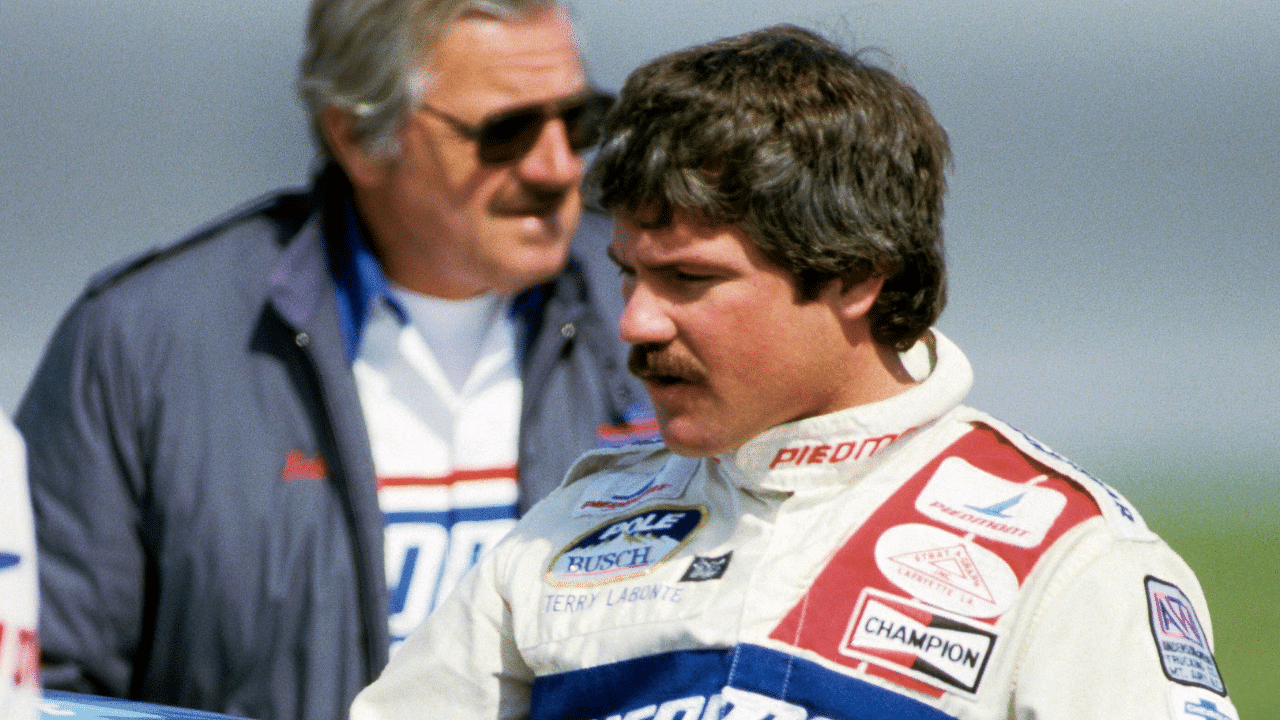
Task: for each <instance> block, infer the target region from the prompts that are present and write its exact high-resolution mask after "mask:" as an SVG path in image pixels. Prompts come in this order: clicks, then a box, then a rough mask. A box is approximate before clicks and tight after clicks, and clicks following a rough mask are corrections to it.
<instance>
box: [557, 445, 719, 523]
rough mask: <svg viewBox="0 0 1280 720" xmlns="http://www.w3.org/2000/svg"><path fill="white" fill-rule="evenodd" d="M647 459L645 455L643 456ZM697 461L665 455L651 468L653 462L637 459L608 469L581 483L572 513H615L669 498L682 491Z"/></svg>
mask: <svg viewBox="0 0 1280 720" xmlns="http://www.w3.org/2000/svg"><path fill="white" fill-rule="evenodd" d="M644 459H646V460H647V459H648V458H644ZM700 462H701V461H700V460H698V459H696V458H684V457H680V456H679V455H667V456H666V462H665V463H664V464H662V465H661V466H660V467H659V468H657V470H656V471H655V468H654V465H655V463H651V462H644V461H643V460H642V461H640V462H638V463H637V464H636V465H634V466H632V467H627V468H623V469H611V470H610V471H609V472H602V473H599V475H598V476H597V477H595V478H593V479H592V482H589V483H583V485H584V487H583V492H582V496H581V497H580V498H578V502H577V503H576V504H575V505H574V506H573V514H574V516H575V517H582V516H585V515H615V514H618V513H620V512H623V511H626V510H630V509H631V508H634V507H638V506H640V505H643V504H645V503H649V502H654V501H657V500H673V499H675V498H678V497H680V496H681V495H684V491H685V488H687V487H688V486H689V481H690V480H692V479H693V476H694V474H695V473H696V472H697V470H698V465H699V463H700Z"/></svg>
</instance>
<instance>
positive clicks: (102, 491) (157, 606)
mask: <svg viewBox="0 0 1280 720" xmlns="http://www.w3.org/2000/svg"><path fill="white" fill-rule="evenodd" d="M347 193H349V188H348V186H347V185H346V182H345V178H343V177H341V174H340V173H336V172H334V171H333V169H332V168H330V169H329V170H327V171H326V172H324V173H322V174H321V176H320V177H319V179H318V181H317V183H316V185H315V186H314V187H313V188H312V189H311V191H310V192H304V193H295V194H279V195H273V196H269V197H267V198H265V199H263V200H261V201H259V202H257V203H255V204H253V205H251V206H250V207H248V208H246V209H243V210H241V211H238V212H236V213H234V214H232V215H231V216H229V217H228V218H226V219H224V220H222V221H220V222H218V223H216V224H215V225H213V226H212V227H210V228H209V229H207V230H205V231H203V232H200V233H198V234H196V235H194V236H192V237H190V238H188V239H186V240H184V241H182V242H180V243H178V244H176V245H174V246H171V247H168V248H164V249H160V250H157V251H153V252H151V253H148V254H145V255H143V256H142V257H140V258H136V259H134V260H132V261H130V262H128V263H126V264H125V265H124V266H123V267H120V268H118V269H115V270H112V271H108V272H107V273H104V274H103V275H100V276H99V277H97V278H95V279H94V280H93V281H91V282H90V285H89V287H88V289H87V290H86V291H85V293H84V294H83V295H82V296H81V297H80V298H79V299H78V300H77V301H76V303H75V304H74V305H73V306H72V307H71V309H70V310H69V311H68V313H67V315H66V317H65V318H64V319H63V320H62V322H61V324H60V326H59V327H58V329H57V331H56V332H55V334H54V335H53V338H52V340H51V341H50V343H49V346H48V348H47V349H46V351H45V355H44V358H43V360H42V361H41V363H40V366H39V368H38V369H37V371H36V374H35V376H34V379H33V380H32V383H31V386H30V387H29V388H28V390H27V393H26V396H25V397H24V398H23V401H22V404H21V406H20V408H19V410H18V413H17V415H16V418H15V419H16V423H17V425H18V427H19V428H20V429H21V430H22V432H23V434H24V436H25V438H26V440H27V443H28V445H29V447H30V474H31V482H32V500H33V504H34V507H35V511H36V518H37V535H38V543H39V547H40V557H39V562H40V574H41V600H42V609H41V616H40V634H41V640H42V645H43V652H44V663H45V664H44V667H43V673H44V680H45V685H46V687H49V688H57V689H69V690H77V691H82V692H91V693H95V694H105V695H111V696H118V697H127V698H132V699H138V700H147V701H150V702H160V703H166V704H173V705H180V706H184V707H191V708H199V709H206V710H215V711H220V712H226V713H231V714H236V715H245V716H249V717H254V718H258V719H259V720H339V719H340V718H345V716H346V710H347V707H348V705H349V704H350V701H351V700H352V698H353V697H354V696H355V694H356V692H357V691H359V690H360V688H362V687H363V686H365V685H366V684H368V683H369V682H370V681H372V680H373V679H374V678H375V677H376V676H377V674H378V673H379V672H380V671H381V669H382V667H383V665H384V664H385V663H386V660H387V634H388V628H387V622H388V621H387V612H388V594H387V587H386V579H385V571H384V566H383V538H382V528H383V523H382V516H381V512H380V510H379V507H378V501H377V498H376V496H375V477H374V468H373V460H372V457H371V454H370V451H369V443H368V439H367V437H366V431H365V427H364V422H363V419H362V415H361V410H360V401H359V398H358V397H357V393H356V386H355V382H354V379H353V375H352V372H351V368H350V365H349V363H348V362H347V360H346V356H345V351H344V344H343V338H342V331H341V330H340V327H339V322H338V318H337V309H336V304H335V301H334V292H333V285H332V281H331V278H330V275H329V270H328V268H329V257H330V255H329V249H327V247H326V243H327V242H334V241H335V239H336V238H338V237H340V235H339V234H338V233H340V232H341V222H342V218H341V216H342V213H341V212H336V211H334V209H335V208H342V207H343V203H345V202H346V197H347ZM607 232H608V223H607V221H606V220H604V219H603V218H601V217H600V216H598V215H594V214H591V213H586V214H585V217H584V219H583V224H582V227H581V229H580V230H579V234H578V238H577V239H576V240H575V259H574V260H572V261H571V263H570V266H569V268H568V269H567V270H566V272H565V273H563V274H562V275H561V276H560V277H559V278H557V279H556V280H555V281H554V282H552V283H549V284H548V285H546V286H543V287H541V288H537V289H535V290H534V291H531V294H530V295H529V296H528V298H527V300H529V302H525V303H522V304H521V305H522V307H525V308H526V313H525V315H524V318H525V320H526V330H527V332H526V340H527V343H526V345H525V347H524V348H523V351H524V353H523V360H522V363H523V364H522V368H523V373H524V375H523V382H524V406H523V416H522V423H521V436H520V461H519V463H520V473H521V494H522V498H521V509H522V510H523V509H524V508H526V507H528V505H529V504H531V503H532V502H533V501H535V500H537V499H539V498H541V497H542V496H543V495H545V494H546V493H547V492H548V491H549V490H550V489H552V488H553V487H554V486H556V485H557V484H558V483H559V482H560V479H561V476H562V474H563V473H564V471H565V469H566V468H567V467H568V465H569V463H570V462H571V461H572V460H573V459H574V458H576V457H577V456H578V455H579V454H580V453H581V452H583V451H585V450H588V449H591V448H594V447H596V446H597V444H598V443H597V438H598V437H599V436H600V432H599V430H600V428H601V426H602V424H604V423H622V422H624V420H625V419H626V418H627V417H629V416H628V410H629V409H634V408H635V407H636V406H637V405H636V404H637V403H643V402H645V397H644V392H643V389H642V388H641V387H640V386H639V385H638V384H636V382H635V381H634V380H633V379H632V378H630V377H629V376H628V375H627V374H626V370H625V363H624V362H623V357H624V352H625V346H624V345H623V344H622V343H621V341H620V340H618V338H617V337H616V333H615V330H614V326H615V323H616V320H617V317H618V313H619V312H620V311H621V302H622V301H621V294H620V292H619V290H618V287H617V272H616V270H614V269H613V268H612V267H609V266H608V261H607V260H606V259H605V253H604V245H605V243H606V242H607ZM286 459H290V462H291V463H293V464H291V465H290V468H292V469H290V470H286ZM298 461H301V465H299V464H298ZM299 468H301V476H302V477H303V478H304V479H306V478H309V479H311V480H312V481H310V482H306V481H296V478H297V477H299Z"/></svg>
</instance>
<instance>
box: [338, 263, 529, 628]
mask: <svg viewBox="0 0 1280 720" xmlns="http://www.w3.org/2000/svg"><path fill="white" fill-rule="evenodd" d="M392 293H393V295H394V296H395V298H396V300H397V301H398V302H399V303H400V304H401V306H402V307H403V308H404V309H405V311H406V313H407V315H408V317H409V322H408V323H405V324H401V322H400V321H399V319H398V317H397V316H396V314H395V313H394V312H393V311H392V310H391V309H390V308H389V307H388V306H387V305H386V304H385V303H384V302H379V303H377V304H376V305H375V306H374V310H373V313H372V315H371V316H370V318H369V321H368V324H367V325H366V328H365V331H364V336H363V338H362V340H361V344H360V353H359V355H358V356H357V358H356V362H355V364H354V367H353V369H354V372H355V377H356V387H357V389H358V391H359V394H360V403H361V406H362V409H363V411H364V416H365V424H366V426H367V427H368V430H369V441H370V445H371V448H372V450H373V462H374V469H375V471H376V473H377V476H378V501H379V504H380V505H381V507H382V510H383V517H384V521H385V523H386V526H385V533H384V534H385V542H386V546H385V556H386V573H387V585H388V589H389V591H390V596H391V618H390V625H391V628H390V629H391V641H392V647H393V649H394V648H395V647H396V646H397V645H398V643H399V642H400V641H401V640H403V639H404V638H405V637H406V636H407V635H408V634H409V633H410V632H411V631H412V630H413V629H414V628H416V627H417V626H418V625H419V624H420V623H421V622H422V620H424V619H425V618H426V616H427V613H429V612H430V611H431V609H432V608H433V607H435V605H436V604H437V602H438V601H439V600H441V599H443V597H444V595H445V594H446V593H447V592H448V591H449V589H451V588H452V587H453V585H454V583H455V582H457V580H458V578H459V577H460V576H461V575H462V573H463V572H465V571H466V570H467V569H468V568H470V567H471V565H473V564H474V563H475V561H476V560H477V559H478V558H479V557H480V555H481V554H483V552H484V551H485V550H487V549H488V548H489V547H491V546H492V545H494V544H496V543H497V541H498V540H500V539H501V538H502V537H503V536H504V535H506V533H507V531H508V530H510V529H511V527H512V526H513V525H514V524H515V519H516V512H517V511H516V501H517V494H518V488H517V484H516V480H517V471H516V460H517V456H518V452H519V430H520V409H521V390H522V386H521V382H520V373H519V366H518V362H519V358H518V353H517V350H516V347H517V343H516V340H517V337H518V324H517V323H516V321H515V320H514V319H513V318H512V317H511V313H510V305H511V303H510V299H509V298H505V297H502V296H498V295H493V294H490V295H482V296H480V297H477V298H473V299H470V300H462V301H450V300H442V299H439V298H432V297H428V296H424V295H419V294H416V293H413V292H410V291H408V290H405V289H403V288H399V287H394V286H393V288H392Z"/></svg>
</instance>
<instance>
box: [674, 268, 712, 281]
mask: <svg viewBox="0 0 1280 720" xmlns="http://www.w3.org/2000/svg"><path fill="white" fill-rule="evenodd" d="M672 277H673V278H675V279H676V280H678V281H680V282H686V283H701V282H711V281H712V280H715V279H716V276H715V275H708V274H706V273H698V272H689V271H688V270H676V271H674V272H673V273H672Z"/></svg>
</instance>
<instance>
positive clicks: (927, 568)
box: [875, 523, 1018, 618]
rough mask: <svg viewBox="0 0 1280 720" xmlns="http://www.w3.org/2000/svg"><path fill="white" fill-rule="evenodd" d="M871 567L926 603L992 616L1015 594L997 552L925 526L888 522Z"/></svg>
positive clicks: (1014, 585)
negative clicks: (893, 525)
mask: <svg viewBox="0 0 1280 720" xmlns="http://www.w3.org/2000/svg"><path fill="white" fill-rule="evenodd" d="M875 556H876V566H877V567H878V568H879V569H880V572H881V573H882V574H884V576H885V577H886V578H888V579H889V580H890V581H891V582H892V583H893V584H894V585H897V586H898V587H900V588H902V589H903V590H905V591H906V592H907V593H909V594H911V595H912V596H914V597H916V598H919V599H920V600H923V601H925V602H927V603H929V604H930V605H936V606H937V607H940V608H942V609H944V610H950V611H951V612H955V613H960V614H961V615H968V616H969V617H977V618H988V617H998V616H999V615H1001V614H1002V613H1004V611H1005V610H1008V609H1009V608H1010V607H1011V606H1012V605H1013V603H1014V601H1015V600H1017V598H1018V577H1017V576H1016V575H1014V573H1013V570H1012V569H1011V568H1010V567H1009V564H1008V563H1006V562H1005V561H1004V560H1002V559H1001V558H1000V556H999V555H996V554H995V553H993V552H991V551H990V550H987V549H986V548H984V547H980V546H978V545H976V544H974V543H971V542H968V541H966V540H964V539H963V538H960V537H957V536H956V535H953V534H951V533H949V532H947V531H946V530H943V529H941V528H936V527H932V526H930V525H919V524H914V523H911V524H907V525H897V526H895V527H891V528H889V529H888V530H886V531H885V532H884V534H882V535H881V536H880V539H879V540H877V541H876V548H875Z"/></svg>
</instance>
